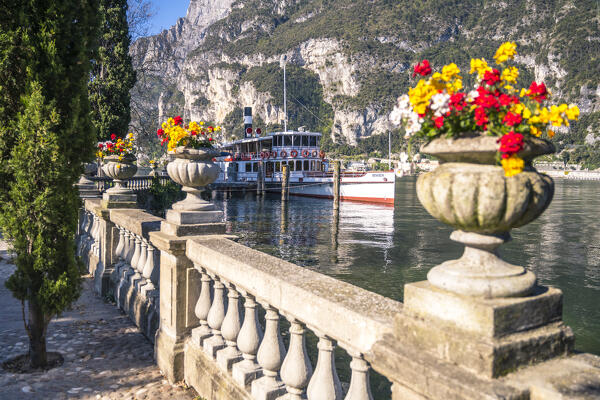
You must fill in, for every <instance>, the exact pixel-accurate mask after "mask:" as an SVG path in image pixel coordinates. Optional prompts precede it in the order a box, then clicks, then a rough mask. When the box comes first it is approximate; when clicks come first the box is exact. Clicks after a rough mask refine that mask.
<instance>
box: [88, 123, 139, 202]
mask: <svg viewBox="0 0 600 400" xmlns="http://www.w3.org/2000/svg"><path fill="white" fill-rule="evenodd" d="M134 141H135V139H134V137H133V133H128V134H127V136H125V138H120V137H118V136H117V135H116V134H114V133H113V134H111V135H110V140H107V141H105V142H99V143H98V151H97V152H96V157H98V158H100V159H102V161H103V162H104V165H103V166H102V171H104V173H105V174H106V175H107V176H108V177H110V178H112V179H113V180H114V181H115V186H114V187H113V188H111V189H109V190H108V191H107V192H110V193H128V192H129V190H127V189H126V187H125V183H124V180H125V179H129V178H131V177H132V176H134V175H135V173H136V172H137V165H136V161H137V160H136V157H135V149H134Z"/></svg>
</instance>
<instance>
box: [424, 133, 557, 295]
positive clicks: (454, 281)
mask: <svg viewBox="0 0 600 400" xmlns="http://www.w3.org/2000/svg"><path fill="white" fill-rule="evenodd" d="M497 140H498V137H494V136H482V135H477V134H473V135H472V136H467V137H461V138H455V139H445V138H440V139H434V140H433V141H431V142H430V143H428V144H427V145H424V146H423V147H422V148H421V152H422V153H425V154H430V155H432V156H435V157H437V158H438V159H439V160H440V166H439V167H438V168H437V169H436V170H435V171H433V172H429V173H426V174H423V175H421V176H419V179H418V180H417V196H418V198H419V201H420V202H421V204H423V206H424V207H425V209H426V210H427V211H428V212H429V213H430V214H431V215H432V216H434V217H435V218H437V219H438V220H440V221H442V222H444V223H446V224H448V225H450V226H452V227H453V228H455V229H456V230H455V231H454V232H453V233H452V235H451V236H450V238H451V239H452V240H454V241H457V242H460V243H463V244H464V245H465V251H464V254H463V256H462V257H461V258H459V259H458V260H451V261H446V262H444V263H442V264H440V265H438V266H436V267H434V268H433V269H431V271H429V273H428V275H427V280H428V281H429V282H430V283H431V284H432V285H433V286H435V287H438V288H440V289H444V290H448V291H450V292H454V293H457V294H461V295H467V296H476V297H485V298H498V297H518V296H525V295H528V294H529V293H531V292H532V290H533V289H534V287H535V286H536V277H535V275H534V274H533V273H532V272H531V271H528V270H526V269H525V268H523V267H521V266H516V265H511V264H509V263H507V262H505V261H503V260H502V259H501V258H500V257H499V256H498V253H497V250H496V249H497V247H498V246H500V245H501V244H502V243H504V242H506V241H508V240H510V233H509V232H510V230H511V229H512V228H517V227H520V226H523V225H525V224H528V223H529V222H531V221H533V220H534V219H536V218H537V217H538V216H539V215H540V214H541V213H542V212H543V211H544V210H545V209H546V208H547V207H548V205H549V204H550V202H551V201H552V196H553V194H554V182H553V181H552V178H550V177H549V176H547V175H544V174H541V173H538V172H537V171H536V170H535V168H533V167H532V164H531V163H532V160H533V159H534V158H535V157H536V156H539V155H542V154H550V153H553V152H554V146H553V145H552V144H551V143H550V142H548V141H545V140H543V139H538V138H528V139H526V142H525V145H524V148H523V150H522V151H521V152H519V154H518V155H519V156H520V157H521V158H522V159H523V160H524V161H525V169H524V171H523V172H521V173H520V174H517V175H514V176H512V177H506V176H505V175H504V170H503V168H502V167H501V166H498V165H497V161H496V154H497V153H496V152H497V150H498V143H497Z"/></svg>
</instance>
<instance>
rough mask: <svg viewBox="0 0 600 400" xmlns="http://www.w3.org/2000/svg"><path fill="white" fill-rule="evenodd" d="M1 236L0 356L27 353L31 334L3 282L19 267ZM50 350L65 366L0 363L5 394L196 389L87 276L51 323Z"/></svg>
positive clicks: (90, 395) (44, 396) (0, 389)
mask: <svg viewBox="0 0 600 400" xmlns="http://www.w3.org/2000/svg"><path fill="white" fill-rule="evenodd" d="M8 257H9V256H8V254H7V252H6V243H4V242H2V241H0V361H4V360H6V359H8V358H11V357H13V356H16V355H19V354H23V353H25V352H27V349H28V338H27V334H26V333H25V329H24V327H23V321H22V319H21V304H20V302H18V301H16V300H15V299H14V298H13V297H12V295H11V293H10V291H9V290H8V289H6V287H5V286H4V282H5V281H6V279H7V278H8V277H9V276H10V275H11V274H12V272H13V271H14V268H15V267H14V265H12V264H10V263H9V262H7V261H8ZM47 340H48V343H47V346H48V351H58V352H60V353H61V354H62V355H63V357H64V358H65V362H64V364H63V365H62V366H61V367H58V368H54V369H52V370H49V371H47V372H37V373H33V374H11V373H8V372H6V371H4V370H3V369H2V368H0V399H2V400H4V399H6V400H18V399H36V400H37V399H39V400H53V399H152V400H162V399H174V400H192V399H194V398H195V396H196V393H195V392H194V390H193V389H185V388H184V387H182V386H172V385H170V384H169V383H168V382H167V381H166V380H164V379H163V377H162V376H161V374H160V371H159V370H158V368H157V367H156V364H155V363H154V360H153V345H152V343H150V342H149V341H148V340H147V339H146V338H145V337H144V336H143V335H142V334H141V333H140V332H139V331H138V330H137V328H136V327H135V325H133V324H132V323H131V321H130V320H129V318H128V317H127V316H125V315H124V314H122V313H121V312H120V311H119V310H118V309H117V308H116V307H115V306H114V305H111V304H107V303H104V302H103V301H102V300H101V299H100V298H99V297H98V296H96V295H95V294H94V292H93V290H92V281H91V279H90V277H86V279H85V282H84V291H83V294H82V296H81V298H80V299H79V300H78V301H77V303H75V304H74V306H73V309H72V310H70V311H68V312H65V313H64V314H63V315H62V316H61V317H60V318H58V319H55V320H53V321H52V322H51V323H50V326H49V328H48V336H47Z"/></svg>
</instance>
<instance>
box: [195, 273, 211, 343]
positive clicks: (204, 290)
mask: <svg viewBox="0 0 600 400" xmlns="http://www.w3.org/2000/svg"><path fill="white" fill-rule="evenodd" d="M196 269H198V271H199V272H200V280H201V282H202V285H201V288H200V296H199V297H198V302H197V303H196V308H194V313H195V314H196V317H198V319H199V320H200V326H199V327H197V328H194V329H193V330H192V340H193V342H194V343H195V344H196V345H197V346H199V347H202V343H203V342H204V339H206V338H208V337H210V335H211V330H210V328H209V327H208V321H207V318H208V313H209V311H210V306H211V304H212V301H211V296H210V292H211V289H210V283H211V282H212V279H210V276H208V274H207V273H206V270H205V269H203V268H199V267H197V266H196Z"/></svg>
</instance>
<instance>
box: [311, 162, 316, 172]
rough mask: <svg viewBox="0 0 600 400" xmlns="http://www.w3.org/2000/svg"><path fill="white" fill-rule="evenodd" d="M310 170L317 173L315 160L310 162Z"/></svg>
mask: <svg viewBox="0 0 600 400" xmlns="http://www.w3.org/2000/svg"><path fill="white" fill-rule="evenodd" d="M310 170H311V171H316V170H317V168H316V164H315V161H314V160H313V161H311V162H310Z"/></svg>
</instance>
